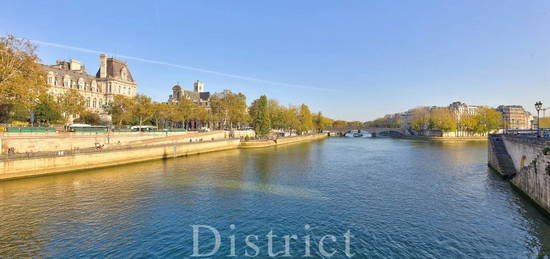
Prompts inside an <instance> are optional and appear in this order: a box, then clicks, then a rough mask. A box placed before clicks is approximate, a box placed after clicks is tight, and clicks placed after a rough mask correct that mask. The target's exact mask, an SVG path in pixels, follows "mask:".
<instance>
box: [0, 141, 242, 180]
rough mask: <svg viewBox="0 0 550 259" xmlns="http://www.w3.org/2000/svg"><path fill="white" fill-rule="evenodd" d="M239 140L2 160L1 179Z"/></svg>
mask: <svg viewBox="0 0 550 259" xmlns="http://www.w3.org/2000/svg"><path fill="white" fill-rule="evenodd" d="M239 144H240V140H239V139H224V140H215V141H205V142H190V143H175V144H163V143H161V144H156V145H151V146H142V147H128V148H122V149H115V150H108V149H107V150H104V151H97V152H90V153H82V154H76V155H67V156H50V157H39V158H31V159H16V160H0V168H2V172H1V173H0V180H5V179H14V178H21V177H28V176H37V175H45V174H52V173H59V172H66V171H76V170H83V169H91V168H100V167H108V166H115V165H121V164H128V163H135V162H141V161H147V160H155V159H166V158H171V157H179V156H187V155H193V154H198V153H206V152H213V151H221V150H227V149H235V148H238V147H239Z"/></svg>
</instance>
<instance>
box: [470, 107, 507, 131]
mask: <svg viewBox="0 0 550 259" xmlns="http://www.w3.org/2000/svg"><path fill="white" fill-rule="evenodd" d="M475 120H476V125H475V127H474V132H476V133H481V134H486V133H488V132H490V131H493V130H496V129H498V128H499V127H500V126H501V124H502V117H501V114H500V112H498V111H497V110H495V109H492V108H488V107H481V108H479V109H478V112H477V114H476V116H475Z"/></svg>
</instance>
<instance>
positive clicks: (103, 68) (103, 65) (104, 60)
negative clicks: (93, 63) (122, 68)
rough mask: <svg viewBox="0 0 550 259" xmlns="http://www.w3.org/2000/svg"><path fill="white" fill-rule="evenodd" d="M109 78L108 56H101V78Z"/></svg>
mask: <svg viewBox="0 0 550 259" xmlns="http://www.w3.org/2000/svg"><path fill="white" fill-rule="evenodd" d="M106 77H107V55H105V54H101V55H99V78H106Z"/></svg>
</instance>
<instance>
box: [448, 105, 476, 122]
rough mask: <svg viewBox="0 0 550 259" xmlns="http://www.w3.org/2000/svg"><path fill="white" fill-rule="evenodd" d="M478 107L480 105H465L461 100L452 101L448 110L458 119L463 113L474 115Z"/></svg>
mask: <svg viewBox="0 0 550 259" xmlns="http://www.w3.org/2000/svg"><path fill="white" fill-rule="evenodd" d="M480 107H481V106H477V105H467V104H465V103H463V102H454V103H451V104H450V105H449V110H450V111H452V112H453V113H454V115H455V117H456V119H457V120H458V121H460V120H461V119H462V117H463V116H465V115H466V116H468V115H470V116H473V115H476V114H477V113H478V110H479V108H480Z"/></svg>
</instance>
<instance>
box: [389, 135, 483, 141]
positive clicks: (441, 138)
mask: <svg viewBox="0 0 550 259" xmlns="http://www.w3.org/2000/svg"><path fill="white" fill-rule="evenodd" d="M399 138H404V139H414V140H427V141H440V142H465V141H487V140H488V138H487V136H481V137H425V136H401V137H399Z"/></svg>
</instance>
